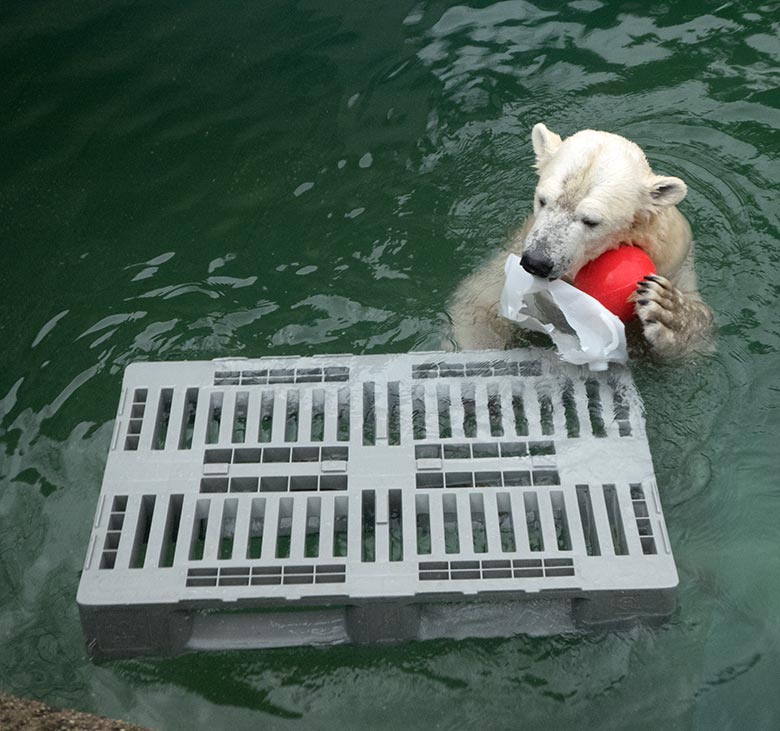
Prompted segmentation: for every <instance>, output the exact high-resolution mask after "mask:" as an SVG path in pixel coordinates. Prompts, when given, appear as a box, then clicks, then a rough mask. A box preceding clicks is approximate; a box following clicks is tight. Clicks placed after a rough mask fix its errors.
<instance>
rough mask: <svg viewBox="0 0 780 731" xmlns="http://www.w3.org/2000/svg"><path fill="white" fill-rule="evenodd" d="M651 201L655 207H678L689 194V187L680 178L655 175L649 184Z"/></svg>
mask: <svg viewBox="0 0 780 731" xmlns="http://www.w3.org/2000/svg"><path fill="white" fill-rule="evenodd" d="M649 193H650V200H651V202H652V204H653V205H654V206H661V207H663V206H676V205H677V204H678V203H679V202H680V201H681V200H682V199H683V198H685V196H686V195H687V193H688V186H687V185H686V184H685V183H683V181H682V180H680V178H666V177H661V176H660V175H654V176H653V177H652V178H650V183H649Z"/></svg>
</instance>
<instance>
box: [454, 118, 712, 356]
mask: <svg viewBox="0 0 780 731" xmlns="http://www.w3.org/2000/svg"><path fill="white" fill-rule="evenodd" d="M531 141H532V144H533V148H534V153H535V154H536V169H537V171H538V173H539V183H538V185H537V187H536V194H535V196H534V213H533V215H532V216H531V217H530V218H528V220H527V221H526V222H525V225H524V226H523V227H522V229H521V230H520V231H519V232H518V233H517V234H516V235H515V236H513V237H512V238H511V239H510V241H509V244H508V247H507V248H506V249H505V250H504V251H502V252H501V253H500V254H499V255H498V256H496V257H495V258H494V259H493V260H491V261H489V262H488V263H487V264H486V265H485V266H483V267H482V268H481V269H479V270H477V271H476V272H474V273H473V274H472V275H471V276H469V277H467V278H466V279H465V280H464V281H463V282H462V283H461V284H460V286H459V287H458V289H457V291H456V292H455V294H454V296H453V298H452V301H451V303H450V308H449V311H450V316H451V319H452V323H453V333H452V334H453V340H454V341H455V343H456V345H457V346H458V347H459V348H462V349H466V350H471V349H487V348H505V347H508V345H509V344H510V341H511V340H512V335H513V332H512V331H513V328H515V327H516V326H515V325H513V324H512V323H511V322H509V321H508V320H505V319H503V318H501V317H500V316H499V314H498V302H499V299H500V297H501V290H502V288H503V284H504V262H505V260H506V257H507V254H508V253H509V252H514V253H517V254H518V255H521V257H522V258H521V264H522V266H523V267H524V268H525V269H526V270H527V271H529V272H530V273H531V274H534V275H536V276H540V277H547V278H549V279H556V278H559V277H562V278H564V279H567V280H570V279H571V278H573V277H574V276H575V275H576V274H577V272H578V271H579V269H580V268H581V267H582V266H583V265H584V264H586V263H587V262H588V261H590V260H591V259H595V258H596V257H598V256H599V255H600V254H603V253H604V252H605V251H607V250H608V249H614V248H616V247H618V246H620V245H621V244H632V245H634V246H638V247H640V248H642V249H644V250H645V251H646V252H647V254H648V255H649V256H650V258H651V259H652V260H653V262H654V264H655V266H656V270H657V272H658V273H657V275H655V276H648V277H646V278H645V279H644V280H643V281H642V282H638V283H637V290H636V293H635V295H634V297H635V307H636V312H637V315H638V319H639V323H640V326H641V331H642V333H643V335H644V339H645V340H646V341H647V343H648V344H649V346H650V349H651V350H652V351H653V352H654V353H656V354H657V355H659V356H663V357H680V356H684V355H687V354H689V353H692V352H696V351H707V350H710V349H711V347H712V346H711V342H712V339H711V331H712V323H713V316H712V312H711V310H710V309H709V307H707V305H706V304H705V303H704V302H703V301H702V299H701V297H700V296H699V292H698V290H697V287H696V272H695V270H694V266H693V243H692V240H691V228H690V226H689V225H688V222H687V221H686V220H685V218H684V217H683V215H682V214H681V213H680V212H679V211H678V210H677V208H676V207H675V206H676V205H677V204H678V203H679V202H680V201H681V200H682V199H683V198H685V195H686V193H687V192H688V189H687V187H686V185H685V183H684V182H683V181H682V180H680V179H679V178H673V177H662V176H659V175H655V174H654V173H653V171H652V170H651V169H650V165H649V164H648V162H647V159H646V158H645V155H644V153H643V152H642V150H641V149H640V148H639V147H638V146H637V145H636V144H634V143H633V142H630V141H629V140H627V139H625V138H624V137H620V136H619V135H615V134H611V133H609V132H597V131H595V130H583V131H581V132H577V133H576V134H574V135H572V136H571V137H567V138H566V139H565V140H562V139H561V137H560V136H559V135H557V134H555V133H554V132H551V131H550V130H549V129H547V127H545V125H544V124H541V123H539V124H537V125H536V126H535V127H534V128H533V131H532V133H531Z"/></svg>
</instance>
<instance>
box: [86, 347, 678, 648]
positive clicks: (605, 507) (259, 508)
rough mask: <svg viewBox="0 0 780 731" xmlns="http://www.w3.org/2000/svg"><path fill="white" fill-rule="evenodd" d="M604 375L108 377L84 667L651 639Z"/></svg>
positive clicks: (561, 368)
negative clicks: (412, 642) (293, 650)
mask: <svg viewBox="0 0 780 731" xmlns="http://www.w3.org/2000/svg"><path fill="white" fill-rule="evenodd" d="M676 585H677V572H676V569H675V565H674V560H673V558H672V555H671V549H670V546H669V541H668V538H667V533H666V527H665V525H664V520H663V514H662V511H661V505H660V500H659V496H658V491H657V488H656V484H655V479H654V474H653V466H652V460H651V457H650V452H649V448H648V444H647V439H646V436H645V430H644V420H643V415H642V407H641V402H640V400H639V397H638V394H637V393H636V390H635V387H634V385H633V382H632V380H631V377H630V374H629V372H628V370H627V369H625V368H615V367H614V366H613V368H612V369H611V370H610V371H609V372H607V373H600V374H591V373H588V372H587V371H583V370H582V369H579V368H575V367H570V366H565V365H563V364H561V363H559V362H557V361H556V360H555V359H554V358H553V357H552V356H551V355H550V354H549V353H548V352H546V351H538V350H522V351H497V352H486V351H481V352H473V353H458V354H452V353H449V354H445V353H420V354H409V355H399V356H322V357H314V358H292V359H291V358H271V359H259V360H242V359H231V360H218V361H212V362H186V363H145V364H134V365H132V366H130V367H129V368H128V369H127V371H126V373H125V379H124V384H123V389H122V396H121V399H120V405H119V410H118V415H117V423H116V428H115V431H114V437H113V441H112V445H111V451H110V453H109V458H108V462H107V465H106V472H105V476H104V481H103V487H102V490H101V494H100V498H99V501H98V508H97V513H96V517H95V523H94V526H93V531H92V537H91V540H90V545H89V549H88V552H87V558H86V562H85V568H84V573H83V575H82V580H81V584H80V586H79V595H78V602H79V606H80V611H81V618H82V624H83V627H84V631H85V635H86V638H87V645H88V648H89V650H90V653H91V655H92V656H93V657H95V658H98V659H108V658H119V657H130V656H134V655H144V654H163V655H170V654H176V653H179V652H183V651H187V650H210V649H214V650H224V649H233V648H235V649H239V648H242V649H243V648H253V647H280V646H290V645H317V644H320V645H321V644H337V643H344V642H387V641H399V640H406V639H415V638H417V639H428V638H437V637H466V636H480V637H489V636H505V635H510V634H514V633H517V632H528V633H533V634H549V633H556V632H566V631H571V630H573V629H576V628H598V627H622V626H626V625H627V624H630V623H632V622H635V621H637V620H641V621H645V622H657V621H662V620H663V619H664V618H665V617H667V616H668V615H669V614H670V613H671V611H672V610H673V608H674V587H675V586H676Z"/></svg>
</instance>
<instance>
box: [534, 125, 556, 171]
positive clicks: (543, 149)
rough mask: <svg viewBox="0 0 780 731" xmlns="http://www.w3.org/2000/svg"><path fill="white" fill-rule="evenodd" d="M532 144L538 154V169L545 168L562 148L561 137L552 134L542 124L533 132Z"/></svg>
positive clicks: (535, 127) (535, 126)
mask: <svg viewBox="0 0 780 731" xmlns="http://www.w3.org/2000/svg"><path fill="white" fill-rule="evenodd" d="M531 143H532V144H533V146H534V152H535V153H536V169H537V170H539V169H540V168H542V167H544V165H545V164H546V163H547V161H548V160H549V159H550V158H551V157H552V156H553V155H554V154H555V153H556V152H557V151H558V148H559V147H560V146H561V138H560V135H557V134H555V132H550V130H549V129H547V127H545V126H544V125H543V124H542V123H541V122H539V123H538V124H536V125H534V128H533V130H531Z"/></svg>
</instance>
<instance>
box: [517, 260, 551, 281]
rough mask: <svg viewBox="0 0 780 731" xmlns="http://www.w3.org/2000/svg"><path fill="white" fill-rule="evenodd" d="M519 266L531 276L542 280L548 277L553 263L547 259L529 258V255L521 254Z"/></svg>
mask: <svg viewBox="0 0 780 731" xmlns="http://www.w3.org/2000/svg"><path fill="white" fill-rule="evenodd" d="M520 266H522V267H523V269H525V270H526V271H527V272H528V273H529V274H533V275H534V276H535V277H544V278H547V277H549V276H550V272H551V271H552V269H553V263H552V262H551V261H550V260H549V259H545V258H543V257H536V256H531V255H530V254H523V256H522V257H521V259H520Z"/></svg>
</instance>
